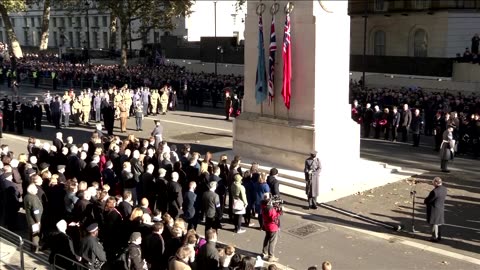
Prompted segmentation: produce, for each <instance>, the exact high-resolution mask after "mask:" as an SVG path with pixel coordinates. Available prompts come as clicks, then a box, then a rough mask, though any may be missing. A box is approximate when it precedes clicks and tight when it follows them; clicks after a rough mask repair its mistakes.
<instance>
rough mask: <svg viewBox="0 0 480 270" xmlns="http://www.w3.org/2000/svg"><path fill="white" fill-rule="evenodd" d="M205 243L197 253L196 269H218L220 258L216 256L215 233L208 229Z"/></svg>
mask: <svg viewBox="0 0 480 270" xmlns="http://www.w3.org/2000/svg"><path fill="white" fill-rule="evenodd" d="M205 238H206V239H207V243H206V244H205V245H203V246H202V247H201V248H200V250H199V251H198V255H197V256H198V269H218V266H219V261H220V256H219V255H218V250H217V247H216V244H217V238H218V235H217V231H216V230H214V229H209V230H207V231H206V232H205Z"/></svg>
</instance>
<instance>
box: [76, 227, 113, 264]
mask: <svg viewBox="0 0 480 270" xmlns="http://www.w3.org/2000/svg"><path fill="white" fill-rule="evenodd" d="M80 256H82V259H83V260H82V261H83V262H84V264H85V265H86V266H87V267H88V268H89V269H93V270H99V269H101V268H102V265H103V264H104V263H105V262H106V261H107V255H106V254H105V250H104V249H103V246H102V244H101V243H100V242H99V241H98V238H97V237H95V236H93V235H89V236H87V237H85V238H83V239H82V241H81V243H80Z"/></svg>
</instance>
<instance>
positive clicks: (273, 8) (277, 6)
mask: <svg viewBox="0 0 480 270" xmlns="http://www.w3.org/2000/svg"><path fill="white" fill-rule="evenodd" d="M279 9H280V4H279V3H277V2H274V3H273V5H272V6H271V7H270V14H272V16H273V15H275V14H277V12H278V10H279Z"/></svg>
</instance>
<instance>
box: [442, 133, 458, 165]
mask: <svg viewBox="0 0 480 270" xmlns="http://www.w3.org/2000/svg"><path fill="white" fill-rule="evenodd" d="M453 129H454V127H453V126H452V125H449V126H448V128H447V130H445V131H444V132H443V134H442V139H443V140H442V143H441V145H440V169H442V172H446V173H449V172H450V171H449V170H448V162H449V161H450V160H452V159H453V157H454V154H455V140H454V139H453Z"/></svg>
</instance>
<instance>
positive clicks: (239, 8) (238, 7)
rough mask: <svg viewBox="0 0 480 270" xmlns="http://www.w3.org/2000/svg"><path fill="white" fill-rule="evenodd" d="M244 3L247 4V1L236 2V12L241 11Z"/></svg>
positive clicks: (238, 0)
mask: <svg viewBox="0 0 480 270" xmlns="http://www.w3.org/2000/svg"><path fill="white" fill-rule="evenodd" d="M246 3H247V0H237V2H236V3H235V9H236V11H240V10H243V8H245V4H246Z"/></svg>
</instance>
